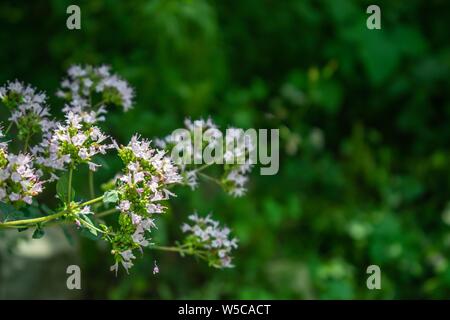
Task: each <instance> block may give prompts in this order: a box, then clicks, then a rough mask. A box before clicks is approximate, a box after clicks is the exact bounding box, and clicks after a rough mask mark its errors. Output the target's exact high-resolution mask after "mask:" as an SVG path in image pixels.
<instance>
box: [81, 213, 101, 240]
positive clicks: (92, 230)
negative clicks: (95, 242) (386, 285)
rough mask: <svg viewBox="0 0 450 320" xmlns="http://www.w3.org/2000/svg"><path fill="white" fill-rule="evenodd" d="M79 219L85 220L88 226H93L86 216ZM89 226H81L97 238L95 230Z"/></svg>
mask: <svg viewBox="0 0 450 320" xmlns="http://www.w3.org/2000/svg"><path fill="white" fill-rule="evenodd" d="M80 218H81V219H83V220H85V221H86V222H87V223H88V224H90V225H92V226H94V223H93V222H92V220H91V219H90V218H89V217H88V216H86V215H80ZM90 225H86V224H83V226H84V227H86V228H87V229H88V230H89V232H90V233H92V234H93V235H94V236H97V230H95V229H94V228H93V227H91V226H90Z"/></svg>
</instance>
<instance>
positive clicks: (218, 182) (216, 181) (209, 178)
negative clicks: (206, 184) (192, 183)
mask: <svg viewBox="0 0 450 320" xmlns="http://www.w3.org/2000/svg"><path fill="white" fill-rule="evenodd" d="M199 175H200V176H202V177H203V178H206V179H208V180H211V181H213V182H215V183H217V184H218V185H219V186H221V185H222V184H221V182H220V181H219V180H218V179H216V178H214V177H211V176H208V175H207V174H204V173H201V172H200V173H199Z"/></svg>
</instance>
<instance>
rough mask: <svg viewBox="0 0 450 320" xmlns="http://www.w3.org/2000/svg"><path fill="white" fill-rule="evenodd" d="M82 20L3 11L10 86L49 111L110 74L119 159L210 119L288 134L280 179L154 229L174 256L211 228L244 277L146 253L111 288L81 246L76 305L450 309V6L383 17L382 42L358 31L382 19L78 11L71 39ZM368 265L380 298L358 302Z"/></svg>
mask: <svg viewBox="0 0 450 320" xmlns="http://www.w3.org/2000/svg"><path fill="white" fill-rule="evenodd" d="M73 3H74V1H65V0H64V1H61V0H52V1H28V2H26V3H25V2H17V1H2V2H1V4H0V43H1V50H0V66H1V70H2V71H1V73H0V80H1V83H4V82H5V81H6V80H8V79H11V80H12V79H15V78H18V79H21V80H24V81H26V82H29V83H32V84H33V85H35V86H37V87H39V88H41V89H43V90H46V91H47V92H49V93H50V94H53V93H54V90H55V88H56V87H57V86H58V83H59V81H60V80H61V77H62V75H63V74H64V71H65V69H66V68H67V67H68V66H69V65H70V64H73V63H82V64H84V63H89V64H102V63H106V64H110V65H112V66H113V69H114V70H115V71H116V72H117V73H119V74H121V75H122V76H123V77H124V78H125V79H127V80H128V81H129V82H130V83H131V84H132V85H133V86H134V87H135V89H136V92H137V99H136V106H135V108H134V110H133V111H131V112H129V113H127V114H126V115H125V114H123V113H121V112H120V111H118V110H117V111H116V112H114V113H113V114H111V115H110V117H109V121H108V122H107V123H106V124H105V126H107V129H108V130H109V131H110V133H111V134H113V135H114V136H115V137H117V139H118V140H119V141H121V142H125V141H127V139H129V138H130V136H131V135H132V134H133V133H134V132H139V133H140V134H142V135H143V136H145V137H150V138H151V137H156V136H163V135H166V134H167V133H169V132H171V131H172V130H173V129H175V128H178V127H180V126H181V125H182V121H183V118H184V117H186V116H188V117H192V118H196V117H207V116H208V115H211V116H212V118H213V119H214V120H215V121H216V122H217V123H219V124H221V126H222V127H223V128H225V127H226V126H228V125H234V126H241V127H246V128H248V127H254V128H279V129H280V133H281V145H282V150H281V165H280V172H279V173H278V174H277V175H275V176H260V175H259V170H255V171H254V172H253V175H252V179H251V184H250V187H249V193H248V195H247V196H246V197H244V198H242V199H237V200H236V199H231V198H229V197H228V196H227V195H226V194H224V193H223V192H222V191H221V190H219V189H218V188H216V186H215V185H213V184H208V183H203V185H202V187H201V188H200V190H199V191H198V192H197V193H195V194H194V195H192V193H191V192H190V191H189V190H182V191H181V192H180V194H179V196H178V198H177V199H176V200H175V201H174V202H173V206H172V208H171V210H170V212H169V213H168V214H167V215H165V216H164V217H163V218H161V219H159V222H158V228H159V229H158V232H157V233H155V234H154V237H155V238H154V240H155V242H160V243H163V244H168V243H172V242H173V241H175V240H176V239H177V236H179V234H180V230H179V226H180V224H179V221H180V220H182V219H184V218H185V217H186V216H187V215H188V214H190V213H191V212H193V211H194V210H195V209H198V210H199V212H201V213H207V212H209V211H213V212H214V214H215V215H216V217H218V218H219V220H221V221H223V222H226V223H227V224H229V225H230V226H231V227H233V229H234V232H235V235H236V236H237V237H239V238H240V240H241V241H240V249H239V250H238V252H237V254H236V257H235V264H236V267H235V269H233V270H224V271H218V270H214V269H209V268H208V267H207V266H204V265H203V264H202V263H201V262H197V261H195V260H193V259H189V258H181V257H179V256H176V255H171V254H170V253H164V254H159V253H154V252H150V251H147V252H146V253H145V256H144V259H138V260H140V261H138V263H137V265H136V267H135V268H134V269H133V270H132V273H131V275H129V276H126V275H120V276H119V277H118V278H115V277H114V275H113V274H112V273H110V272H109V270H108V266H109V264H110V263H111V259H110V255H109V253H108V249H107V248H104V247H102V246H98V244H97V243H95V242H92V241H90V240H88V239H84V240H83V241H82V244H81V248H80V249H79V254H80V256H81V261H82V270H83V283H84V285H83V288H84V289H83V296H84V297H86V298H113V299H116V298H152V299H168V298H201V299H203V298H208V299H214V298H238V299H241V298H256V299H258V298H275V299H301V298H318V299H328V298H341V299H351V298H361V299H366V298H384V299H386V298H448V297H450V265H449V258H448V256H449V253H450V227H449V225H450V201H449V200H450V192H449V190H450V165H449V163H450V148H449V147H450V127H449V125H448V121H449V119H450V100H449V99H448V92H449V89H450V43H449V41H448V39H449V30H450V23H449V21H450V19H449V18H450V16H449V12H450V3H449V2H448V1H444V0H429V1H419V0H410V1H377V4H379V5H380V6H381V12H382V30H380V31H372V30H368V29H367V28H366V24H365V23H366V18H367V16H368V15H367V14H366V12H365V11H366V8H367V6H368V5H369V4H372V1H350V0H310V1H307V0H302V1H300V0H298V1H296V0H284V1H276V0H245V1H212V0H145V1H144V0H136V1H113V0H109V1H108V0H105V1H87V0H86V1H78V2H75V3H77V4H78V5H79V6H80V7H81V12H82V29H81V30H79V31H70V30H68V29H67V28H66V27H65V24H66V18H67V16H68V15H67V14H66V8H67V6H68V5H70V4H73ZM59 106H60V102H59V101H57V99H56V98H54V97H52V107H53V110H54V111H57V110H58V109H59ZM116 168H117V162H116V160H111V161H108V167H107V170H103V171H101V173H99V175H98V176H97V179H98V180H101V181H106V180H107V179H108V178H110V177H111V176H112V175H113V174H114V172H115V169H116ZM78 183H79V184H80V186H81V183H82V181H81V180H80V181H78ZM80 188H81V187H78V188H77V189H80ZM154 260H156V261H158V264H159V266H160V270H161V273H160V274H159V275H158V276H153V274H152V272H151V270H152V268H153V263H154ZM371 264H378V265H379V266H380V267H381V270H382V290H373V291H371V290H368V289H367V288H366V278H367V275H366V272H365V271H366V268H367V266H369V265H371Z"/></svg>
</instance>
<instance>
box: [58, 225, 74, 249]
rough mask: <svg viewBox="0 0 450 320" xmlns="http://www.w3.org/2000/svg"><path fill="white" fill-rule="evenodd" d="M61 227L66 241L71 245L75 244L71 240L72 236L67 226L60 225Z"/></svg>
mask: <svg viewBox="0 0 450 320" xmlns="http://www.w3.org/2000/svg"><path fill="white" fill-rule="evenodd" d="M61 229H62V231H63V233H64V236H65V237H66V239H67V242H68V243H69V244H70V245H71V246H73V245H74V244H75V241H74V240H73V236H72V235H71V234H70V232H69V230H68V229H67V227H66V226H61Z"/></svg>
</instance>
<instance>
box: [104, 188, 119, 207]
mask: <svg viewBox="0 0 450 320" xmlns="http://www.w3.org/2000/svg"><path fill="white" fill-rule="evenodd" d="M118 201H119V193H118V192H117V190H111V191H107V192H105V193H104V195H103V203H105V204H108V203H117V202H118Z"/></svg>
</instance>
